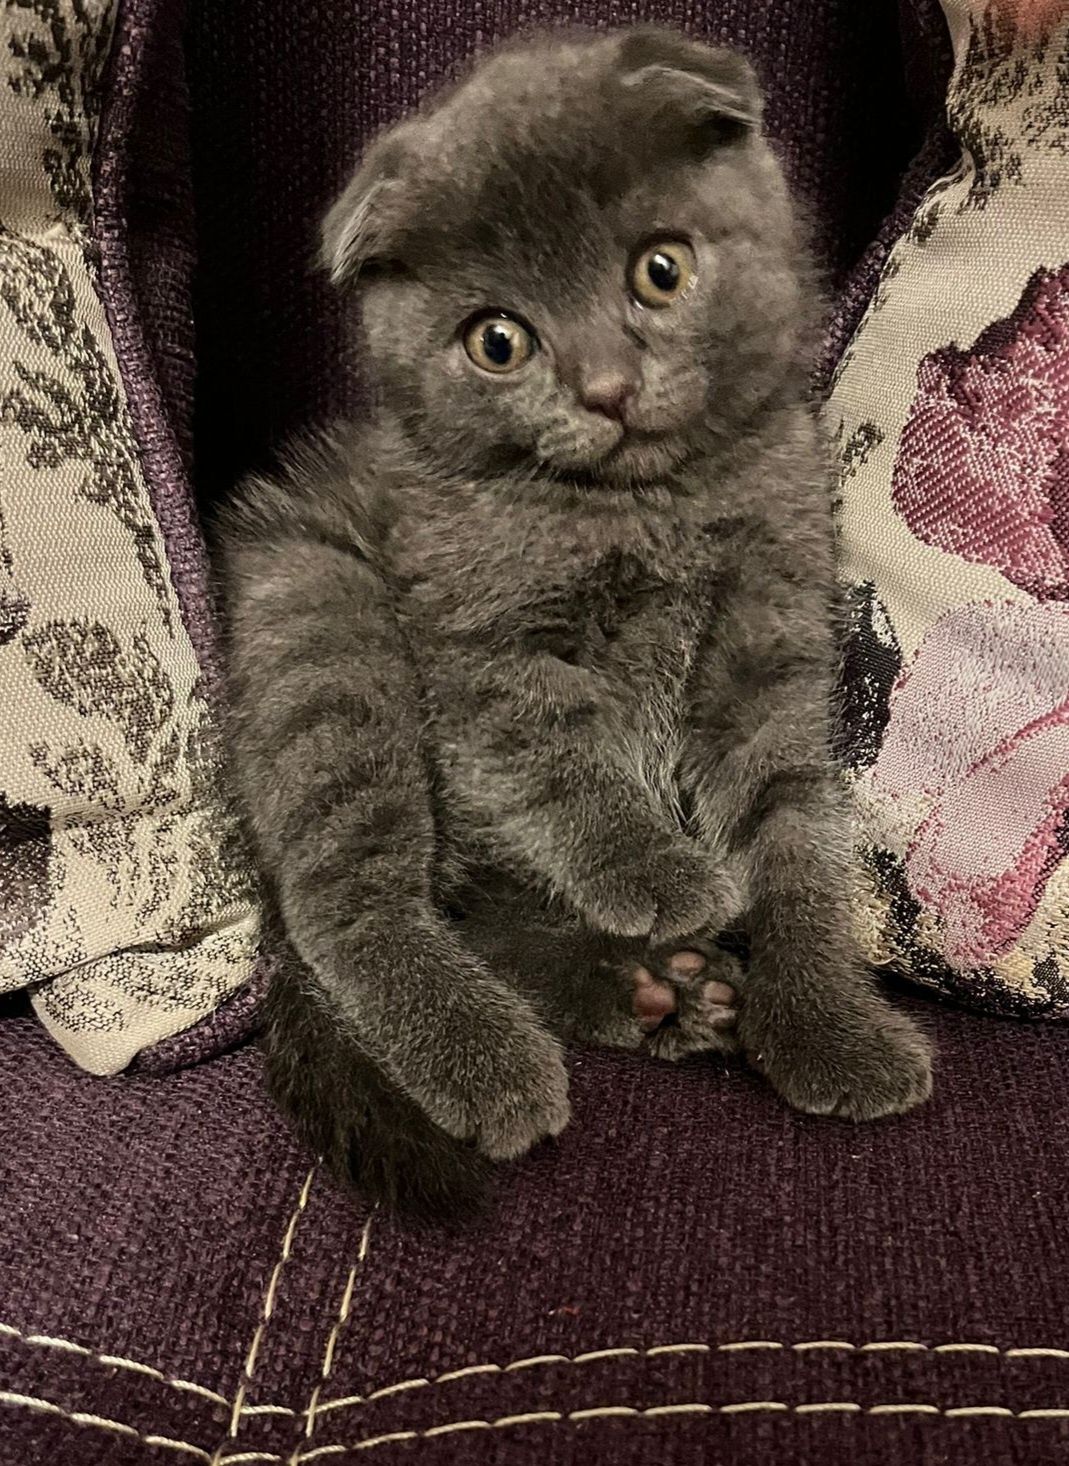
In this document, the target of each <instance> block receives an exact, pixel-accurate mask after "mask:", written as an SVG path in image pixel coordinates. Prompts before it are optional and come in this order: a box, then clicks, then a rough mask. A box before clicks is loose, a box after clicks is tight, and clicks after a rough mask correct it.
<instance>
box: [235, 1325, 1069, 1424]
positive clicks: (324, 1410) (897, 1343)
mask: <svg viewBox="0 0 1069 1466" xmlns="http://www.w3.org/2000/svg"><path fill="white" fill-rule="evenodd" d="M768 1349H771V1350H783V1351H790V1352H793V1353H799V1354H802V1353H808V1352H813V1351H817V1350H822V1349H828V1350H833V1349H841V1350H844V1351H846V1352H849V1353H853V1354H876V1353H883V1354H889V1353H893V1352H895V1351H902V1352H908V1353H921V1354H989V1355H996V1356H998V1357H999V1358H1002V1359H1069V1349H1055V1348H1042V1347H1036V1348H1000V1347H999V1346H998V1345H997V1344H972V1343H966V1342H960V1343H950V1344H922V1343H919V1342H918V1341H916V1340H912V1339H878V1340H873V1341H872V1342H870V1343H866V1344H852V1343H850V1342H849V1340H846V1339H806V1340H802V1341H801V1342H799V1343H796V1344H787V1343H783V1342H782V1341H779V1340H774V1339H740V1340H737V1341H735V1342H732V1343H726V1344H701V1343H684V1344H655V1345H654V1346H653V1347H652V1348H649V1349H637V1348H634V1347H632V1346H621V1347H620V1348H618V1349H593V1350H590V1351H589V1352H588V1353H585V1354H575V1355H568V1354H533V1355H531V1356H530V1357H529V1358H526V1359H513V1360H512V1361H511V1362H510V1363H508V1364H492V1363H491V1364H469V1365H468V1366H466V1368H464V1369H451V1370H447V1371H446V1372H445V1373H444V1374H436V1375H432V1376H430V1377H427V1376H425V1375H417V1376H415V1377H413V1378H411V1379H403V1380H398V1381H397V1382H396V1383H394V1384H389V1385H383V1386H382V1387H381V1388H380V1389H377V1390H372V1391H371V1393H370V1394H367V1395H345V1396H343V1397H342V1398H340V1399H337V1400H323V1401H322V1402H320V1401H319V1400H317V1401H316V1405H315V1414H316V1416H317V1417H319V1416H322V1415H325V1414H328V1413H329V1412H331V1411H335V1410H345V1409H349V1408H351V1407H352V1406H355V1405H369V1404H371V1403H372V1401H374V1400H382V1399H385V1398H386V1397H387V1396H389V1395H399V1394H401V1393H403V1392H404V1391H406V1390H421V1389H428V1388H430V1386H432V1385H441V1384H447V1383H449V1382H450V1381H452V1380H458V1379H466V1378H468V1377H470V1376H473V1375H479V1374H515V1373H517V1372H518V1371H520V1370H524V1369H534V1368H538V1367H544V1366H546V1365H550V1364H572V1365H582V1364H594V1363H597V1362H598V1361H599V1360H603V1359H658V1358H663V1357H664V1356H666V1355H672V1354H741V1353H743V1352H745V1351H747V1350H768ZM249 1408H252V1409H255V1408H256V1407H255V1406H254V1407H246V1409H247V1410H248V1409H249Z"/></svg>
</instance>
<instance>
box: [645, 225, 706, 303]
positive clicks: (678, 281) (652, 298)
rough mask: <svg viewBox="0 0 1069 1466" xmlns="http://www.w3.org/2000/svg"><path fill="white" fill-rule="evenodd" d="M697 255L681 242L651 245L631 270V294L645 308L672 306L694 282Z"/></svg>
mask: <svg viewBox="0 0 1069 1466" xmlns="http://www.w3.org/2000/svg"><path fill="white" fill-rule="evenodd" d="M696 273H697V266H696V263H695V259H694V251H693V250H692V249H691V247H690V245H689V244H684V243H683V241H682V240H681V239H661V240H658V241H657V243H656V244H651V245H648V246H647V247H646V248H645V249H644V250H643V251H642V253H641V254H640V255H639V257H638V259H637V260H636V261H635V263H634V264H633V265H632V266H631V292H632V294H633V295H634V297H635V299H636V300H637V301H639V303H640V304H642V305H649V306H653V307H654V309H657V308H659V307H661V306H666V305H672V304H673V303H674V302H675V301H677V300H678V299H679V297H680V296H681V295H682V294H683V292H684V291H685V290H686V288H687V286H688V285H689V284H690V283H691V281H692V280H693V279H694V276H695V274H696Z"/></svg>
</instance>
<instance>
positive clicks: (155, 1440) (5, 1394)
mask: <svg viewBox="0 0 1069 1466" xmlns="http://www.w3.org/2000/svg"><path fill="white" fill-rule="evenodd" d="M0 1405H15V1406H21V1407H22V1408H23V1409H26V1410H35V1411H37V1413H38V1414H41V1415H59V1416H62V1418H63V1419H64V1420H69V1421H71V1423H72V1424H73V1425H80V1426H85V1427H87V1428H89V1429H95V1430H103V1431H107V1432H108V1434H110V1435H120V1436H125V1437H127V1438H129V1439H130V1440H136V1441H140V1442H141V1444H142V1445H145V1446H159V1447H160V1448H161V1449H162V1450H168V1451H177V1452H179V1453H180V1454H183V1455H187V1456H195V1457H196V1459H197V1460H198V1461H207V1462H209V1463H210V1461H211V1456H210V1455H209V1454H208V1452H207V1451H204V1450H202V1449H201V1448H200V1446H193V1445H190V1443H189V1442H188V1441H179V1440H174V1439H173V1438H172V1437H171V1436H165V1435H145V1434H143V1433H142V1432H141V1431H139V1430H135V1429H134V1427H133V1426H132V1425H125V1424H124V1423H123V1422H122V1421H121V1420H108V1419H106V1418H105V1417H104V1416H103V1415H90V1414H88V1413H87V1412H86V1411H84V1410H67V1409H65V1408H64V1407H63V1406H62V1405H57V1404H56V1403H55V1401H54V1400H44V1399H42V1398H41V1397H40V1396H38V1395H19V1394H16V1393H15V1392H14V1391H12V1390H0Z"/></svg>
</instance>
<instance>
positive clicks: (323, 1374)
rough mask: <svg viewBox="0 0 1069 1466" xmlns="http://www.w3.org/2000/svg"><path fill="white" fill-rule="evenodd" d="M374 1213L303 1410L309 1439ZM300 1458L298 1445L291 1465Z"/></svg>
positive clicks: (363, 1235)
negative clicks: (312, 1387) (316, 1377)
mask: <svg viewBox="0 0 1069 1466" xmlns="http://www.w3.org/2000/svg"><path fill="white" fill-rule="evenodd" d="M374 1215H375V1213H374V1211H372V1213H371V1215H370V1216H369V1217H368V1219H367V1221H366V1222H365V1223H364V1230H363V1232H362V1233H361V1235H360V1247H359V1249H358V1251H357V1254H356V1261H355V1262H354V1263H353V1265H352V1267H351V1268H350V1269H349V1277H348V1279H347V1280H346V1283H345V1291H344V1292H343V1293H342V1298H341V1303H340V1304H339V1305H338V1317H337V1319H336V1320H335V1322H334V1327H333V1328H332V1329H331V1331H330V1334H329V1336H328V1338H327V1347H326V1348H325V1349H324V1351H323V1363H322V1366H321V1367H320V1371H319V1380H318V1382H317V1383H316V1386H315V1388H314V1389H313V1390H312V1394H311V1397H310V1398H309V1401H308V1404H307V1406H306V1407H305V1409H304V1410H303V1412H302V1414H303V1415H304V1416H305V1417H306V1419H305V1426H304V1434H305V1438H306V1439H307V1440H310V1439H311V1437H312V1432H313V1431H314V1430H315V1425H316V1407H317V1405H318V1404H319V1396H320V1393H321V1391H322V1390H323V1388H324V1386H325V1385H326V1383H327V1381H328V1380H329V1379H330V1372H331V1370H332V1369H333V1368H334V1351H335V1349H336V1348H337V1346H338V1339H339V1338H340V1337H341V1331H342V1329H343V1328H344V1327H345V1325H346V1323H347V1322H348V1320H349V1309H350V1308H351V1307H352V1302H353V1287H354V1285H355V1283H356V1275H357V1273H358V1272H360V1271H361V1270H362V1269H363V1266H364V1263H365V1261H366V1260H367V1253H368V1244H369V1242H370V1240H371V1223H372V1220H373V1218H374ZM299 1459H300V1446H297V1447H296V1448H295V1449H294V1452H293V1455H292V1456H291V1458H290V1463H291V1466H296V1463H297V1461H299Z"/></svg>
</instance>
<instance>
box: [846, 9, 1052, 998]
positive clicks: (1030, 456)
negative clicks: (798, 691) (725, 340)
mask: <svg viewBox="0 0 1069 1466" xmlns="http://www.w3.org/2000/svg"><path fill="white" fill-rule="evenodd" d="M946 10H947V18H948V21H949V24H950V30H951V35H952V38H953V43H954V49H955V56H956V68H955V71H954V75H953V79H952V82H951V85H950V88H949V93H948V102H947V113H948V118H949V122H950V125H951V127H952V129H953V131H954V132H955V134H956V136H957V138H958V141H959V144H960V154H959V158H958V161H957V165H956V166H955V167H954V169H953V170H952V171H951V172H950V173H948V174H947V175H946V176H945V177H944V178H943V179H941V180H939V181H938V182H937V183H935V184H934V185H933V186H932V187H931V188H930V189H929V190H928V192H927V194H926V195H925V197H924V199H923V200H922V201H921V203H920V206H919V207H918V209H917V211H916V213H915V214H914V217H913V219H912V221H911V222H910V224H909V226H908V228H907V229H906V230H905V232H904V233H903V234H902V236H901V238H900V239H899V240H898V242H897V244H896V245H895V248H894V249H893V250H892V252H891V254H890V256H889V257H888V259H887V262H886V264H885V266H884V269H883V272H882V275H881V278H880V281H879V285H878V287H877V290H876V292H875V294H874V296H873V298H872V300H871V302H870V304H869V307H868V311H867V313H866V315H865V318H864V319H863V321H862V323H861V325H860V327H859V329H858V331H857V333H856V335H855V336H854V338H853V340H852V341H851V343H850V345H849V347H848V349H847V351H846V353H845V356H844V357H843V360H842V362H841V363H840V366H839V369H838V373H837V378H836V382H835V385H834V387H833V390H832V393H831V397H830V401H829V404H828V421H829V427H830V428H831V430H832V432H833V434H834V436H835V439H836V442H837V445H838V449H839V456H840V484H841V488H840V493H841V501H842V502H841V530H842V557H843V573H844V576H845V577H846V580H847V583H848V588H849V594H850V601H851V626H852V633H851V639H850V645H849V648H848V656H847V666H846V682H847V686H846V705H847V714H848V718H847V722H848V726H847V730H846V739H845V743H846V748H845V752H846V757H847V760H848V763H849V765H850V770H851V774H850V777H851V782H852V786H853V790H854V793H855V796H856V802H857V810H858V815H859V822H860V830H861V842H862V855H863V858H864V861H865V864H866V867H867V870H868V873H869V876H870V879H871V900H867V901H866V902H865V903H863V907H862V912H861V922H862V925H863V928H864V930H865V933H866V940H867V943H868V948H869V952H870V955H871V956H872V957H873V959H874V960H878V961H890V962H893V963H895V964H897V965H899V966H901V967H903V968H905V969H906V970H909V971H910V972H911V973H912V974H913V975H914V976H916V977H919V978H920V979H922V980H923V981H926V982H929V983H931V984H933V985H934V986H937V987H940V988H942V989H943V990H944V991H948V992H950V993H953V994H956V995H957V996H959V997H962V998H965V999H966V1000H969V1001H972V1002H976V1003H980V1004H984V1005H988V1006H991V1007H992V1008H994V1009H995V1010H998V1011H1007V1012H1030V1013H1039V1014H1049V1015H1052V1016H1064V1015H1065V1014H1066V1013H1067V1012H1069V986H1067V979H1069V862H1066V861H1065V859H1064V857H1065V854H1066V852H1067V851H1069V835H1067V828H1069V826H1067V821H1066V810H1067V807H1069V777H1067V775H1066V770H1067V769H1069V700H1067V696H1066V694H1067V689H1069V614H1067V612H1069V608H1067V605H1066V601H1067V599H1069V475H1067V471H1066V465H1067V463H1069V164H1067V154H1069V104H1067V101H1066V98H1067V95H1069V93H1067V88H1066V77H1067V75H1069V11H1067V9H1066V7H1065V6H1064V5H1058V6H1051V5H1047V6H1043V5H1030V4H1029V5H1021V6H1017V5H1016V4H1014V3H1012V0H984V3H980V0H974V3H967V0H947V4H946Z"/></svg>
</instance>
